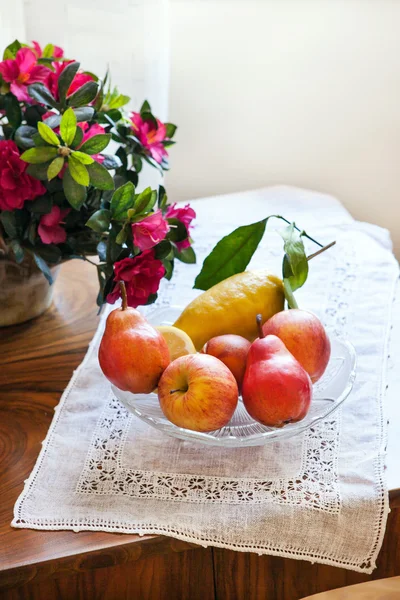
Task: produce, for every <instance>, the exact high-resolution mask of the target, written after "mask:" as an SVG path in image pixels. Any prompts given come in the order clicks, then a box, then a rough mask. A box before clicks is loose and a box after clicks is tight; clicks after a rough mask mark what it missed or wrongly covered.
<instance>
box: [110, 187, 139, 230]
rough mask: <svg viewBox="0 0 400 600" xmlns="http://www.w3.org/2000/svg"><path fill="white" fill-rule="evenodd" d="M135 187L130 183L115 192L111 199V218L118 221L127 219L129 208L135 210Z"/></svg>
mask: <svg viewBox="0 0 400 600" xmlns="http://www.w3.org/2000/svg"><path fill="white" fill-rule="evenodd" d="M134 195H135V186H134V185H133V183H131V182H130V181H128V182H127V183H125V185H121V187H119V188H118V189H117V190H115V192H114V194H113V196H112V198H111V205H110V208H111V216H112V218H113V219H116V220H117V221H123V220H124V219H126V216H127V212H128V209H129V208H133V203H134Z"/></svg>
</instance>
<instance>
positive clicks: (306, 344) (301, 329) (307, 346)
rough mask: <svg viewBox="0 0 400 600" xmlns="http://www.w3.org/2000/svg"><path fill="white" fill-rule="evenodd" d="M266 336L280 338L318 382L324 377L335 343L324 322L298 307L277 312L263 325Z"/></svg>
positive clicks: (312, 378) (314, 380) (312, 379)
mask: <svg viewBox="0 0 400 600" xmlns="http://www.w3.org/2000/svg"><path fill="white" fill-rule="evenodd" d="M263 332H264V335H276V336H277V337H278V338H280V339H281V340H282V342H283V343H284V344H285V346H286V348H287V349H288V350H289V352H291V353H292V354H293V356H294V357H295V359H296V360H298V361H299V363H300V364H301V366H302V367H303V368H304V369H305V370H306V371H307V373H308V374H309V376H310V377H311V381H312V382H313V383H315V382H316V381H318V379H320V378H321V377H322V375H323V374H324V372H325V369H326V367H327V365H328V362H329V358H330V356H331V343H330V341H329V338H328V336H327V334H326V331H325V329H324V326H323V325H322V323H321V321H320V320H319V319H318V317H316V316H315V315H314V314H313V313H312V312H310V311H308V310H301V309H298V308H294V309H290V310H283V311H282V312H279V313H276V314H275V315H274V316H273V317H271V318H270V319H269V320H268V321H267V322H266V323H264V325H263Z"/></svg>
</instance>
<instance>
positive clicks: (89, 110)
mask: <svg viewBox="0 0 400 600" xmlns="http://www.w3.org/2000/svg"><path fill="white" fill-rule="evenodd" d="M74 113H75V115H76V120H77V121H78V123H82V122H83V121H91V120H92V119H93V115H94V108H93V107H92V106H82V107H81V108H74Z"/></svg>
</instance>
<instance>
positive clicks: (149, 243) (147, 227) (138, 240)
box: [132, 210, 169, 250]
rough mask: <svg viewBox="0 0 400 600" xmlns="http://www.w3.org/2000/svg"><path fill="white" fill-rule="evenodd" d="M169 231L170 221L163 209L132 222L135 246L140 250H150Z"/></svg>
mask: <svg viewBox="0 0 400 600" xmlns="http://www.w3.org/2000/svg"><path fill="white" fill-rule="evenodd" d="M168 231H169V227H168V223H167V221H166V220H165V219H164V218H163V216H162V212H161V210H157V211H156V212H155V213H154V214H152V215H149V216H148V217H144V219H142V220H141V221H139V222H138V223H132V234H133V241H134V243H135V246H137V247H138V248H139V249H140V250H148V249H149V248H153V246H155V245H156V244H158V243H159V242H161V240H163V239H164V238H165V236H166V235H167V233H168Z"/></svg>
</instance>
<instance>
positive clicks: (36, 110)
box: [24, 104, 53, 128]
mask: <svg viewBox="0 0 400 600" xmlns="http://www.w3.org/2000/svg"><path fill="white" fill-rule="evenodd" d="M46 112H47V108H45V107H44V106H39V105H38V104H36V105H35V106H28V107H27V108H26V110H25V114H24V117H25V120H26V122H27V124H28V125H30V126H31V127H36V128H37V124H38V122H39V121H41V120H42V117H43V115H44V114H46ZM46 123H47V125H49V126H50V127H53V125H51V124H50V123H49V122H48V121H47V120H46Z"/></svg>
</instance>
